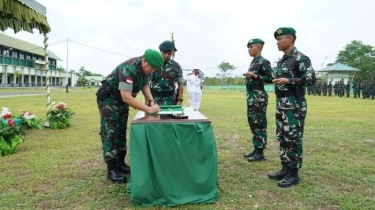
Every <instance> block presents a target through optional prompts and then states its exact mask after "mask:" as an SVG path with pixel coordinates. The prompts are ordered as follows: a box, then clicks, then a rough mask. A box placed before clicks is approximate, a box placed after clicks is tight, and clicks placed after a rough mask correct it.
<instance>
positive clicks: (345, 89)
mask: <svg viewBox="0 0 375 210" xmlns="http://www.w3.org/2000/svg"><path fill="white" fill-rule="evenodd" d="M351 89H353V95H354V98H361V95H362V98H363V99H366V98H371V99H374V98H375V82H372V83H371V82H364V83H359V82H357V83H354V84H353V85H352V84H350V82H349V81H347V83H346V84H345V83H344V82H343V81H339V82H335V84H334V85H332V83H331V82H329V83H328V85H327V84H326V83H325V82H317V83H316V84H315V85H314V86H309V87H307V94H308V95H318V96H320V95H323V96H331V95H332V93H333V94H334V95H335V96H339V97H343V96H345V95H346V97H347V98H349V97H350V92H351Z"/></svg>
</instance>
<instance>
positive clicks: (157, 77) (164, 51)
mask: <svg viewBox="0 0 375 210" xmlns="http://www.w3.org/2000/svg"><path fill="white" fill-rule="evenodd" d="M159 50H160V52H161V55H162V56H163V59H164V63H163V66H162V67H161V68H158V69H156V70H155V72H154V73H152V78H151V84H150V88H151V93H152V96H153V97H154V99H155V102H156V103H157V104H159V105H175V104H178V105H180V104H181V102H182V101H183V94H184V77H183V74H182V69H181V66H180V64H178V63H177V62H176V61H174V60H172V59H171V56H172V55H173V54H174V53H175V52H176V51H177V49H176V47H175V45H174V43H173V42H171V41H168V40H167V41H164V42H162V43H161V44H160V45H159ZM176 83H177V85H178V98H176V95H175V89H176V87H175V86H176Z"/></svg>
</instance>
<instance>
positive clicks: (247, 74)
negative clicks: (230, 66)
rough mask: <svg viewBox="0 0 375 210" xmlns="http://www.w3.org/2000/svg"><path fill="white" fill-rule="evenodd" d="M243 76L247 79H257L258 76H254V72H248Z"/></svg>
mask: <svg viewBox="0 0 375 210" xmlns="http://www.w3.org/2000/svg"><path fill="white" fill-rule="evenodd" d="M243 75H244V76H246V77H253V78H255V76H256V74H254V72H253V71H248V72H246V73H245V74H243Z"/></svg>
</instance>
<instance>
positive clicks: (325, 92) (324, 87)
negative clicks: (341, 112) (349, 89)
mask: <svg viewBox="0 0 375 210" xmlns="http://www.w3.org/2000/svg"><path fill="white" fill-rule="evenodd" d="M322 88H323V96H326V95H327V83H324V84H323V85H322Z"/></svg>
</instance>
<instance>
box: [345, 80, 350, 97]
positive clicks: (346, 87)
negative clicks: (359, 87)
mask: <svg viewBox="0 0 375 210" xmlns="http://www.w3.org/2000/svg"><path fill="white" fill-rule="evenodd" d="M345 93H346V97H347V98H349V96H350V82H349V80H348V81H347V83H346V85H345Z"/></svg>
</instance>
